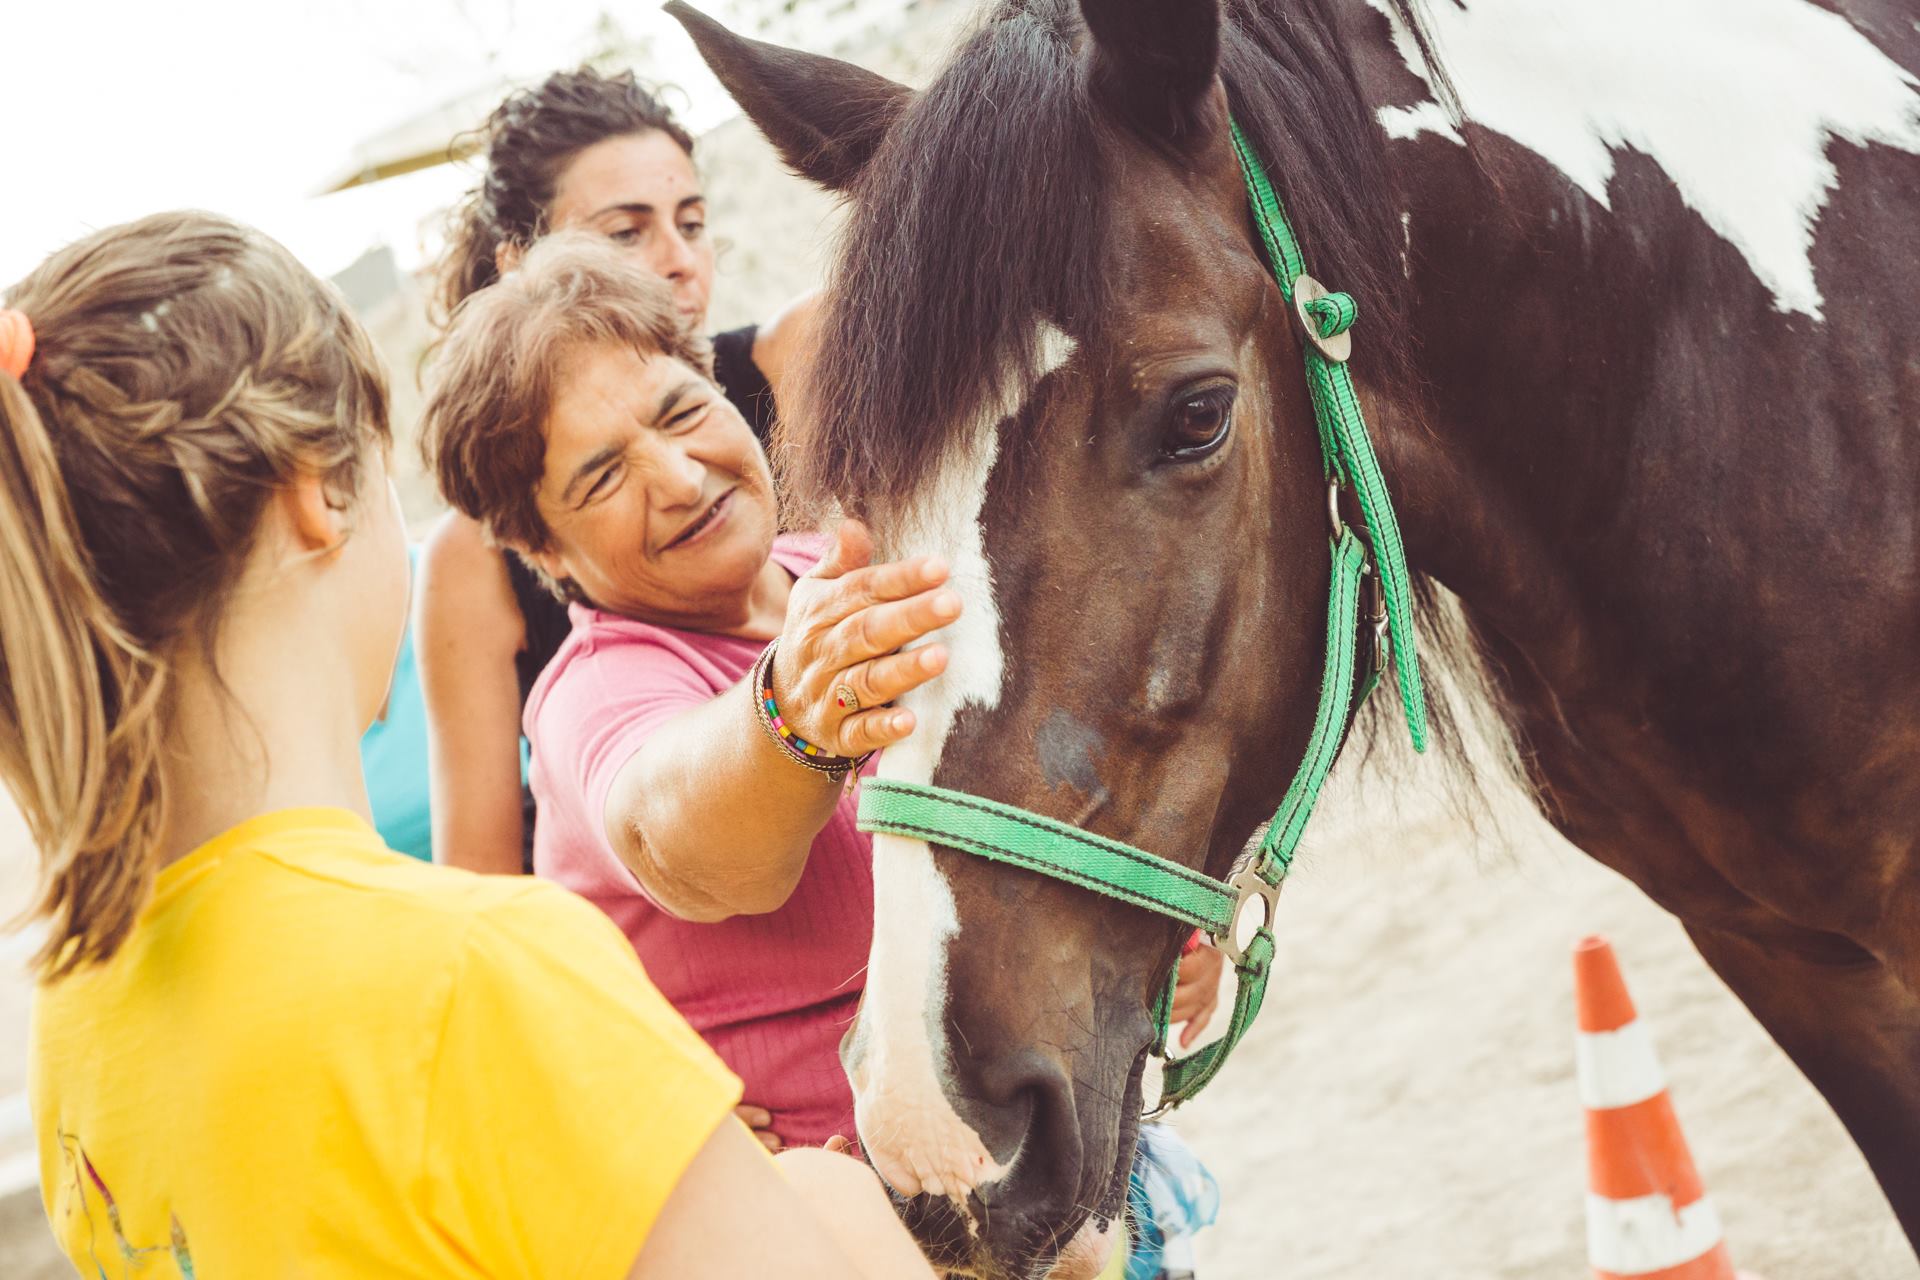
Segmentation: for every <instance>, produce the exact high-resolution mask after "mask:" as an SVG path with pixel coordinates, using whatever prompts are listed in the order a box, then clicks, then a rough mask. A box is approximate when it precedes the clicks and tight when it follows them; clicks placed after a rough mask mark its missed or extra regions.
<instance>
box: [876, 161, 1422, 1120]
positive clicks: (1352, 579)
mask: <svg viewBox="0 0 1920 1280" xmlns="http://www.w3.org/2000/svg"><path fill="white" fill-rule="evenodd" d="M1233 147H1234V153H1235V154H1236V156H1238V158H1239V161H1240V169H1241V173H1242V175H1243V176H1244V177H1245V179H1246V184H1247V198H1248V200H1249V202H1250V203H1251V205H1252V207H1253V215H1254V222H1255V224H1256V225H1257V226H1258V227H1259V230H1260V238H1261V241H1262V242H1263V243H1264V244H1265V245H1266V249H1267V257H1268V260H1269V262H1270V263H1271V265H1272V267H1273V270H1274V275H1275V278H1276V279H1277V280H1278V281H1279V283H1280V290H1281V294H1282V295H1283V296H1284V297H1285V298H1286V300H1287V302H1288V304H1289V305H1291V306H1295V307H1296V308H1297V309H1298V310H1299V313H1300V318H1301V321H1302V324H1303V327H1304V331H1305V335H1306V338H1307V342H1306V344H1305V346H1306V364H1307V384H1308V387H1309V389H1310V391H1311V393H1312V400H1313V411H1314V419H1315V422H1316V424H1317V425H1318V428H1319V435H1320V450H1321V459H1322V464H1323V466H1324V467H1325V469H1326V473H1327V476H1328V479H1329V481H1330V482H1331V483H1332V484H1334V485H1337V486H1340V487H1344V488H1348V489H1351V490H1352V492H1353V494H1354V496H1355V498H1356V500H1357V501H1358V503H1359V506H1360V512H1361V516H1362V518H1363V520H1364V523H1365V526H1366V539H1365V541H1363V540H1362V539H1361V537H1360V535H1359V534H1358V533H1357V532H1356V531H1355V530H1354V529H1353V528H1352V527H1351V526H1348V525H1345V524H1342V523H1340V522H1339V520H1338V518H1337V511H1336V518H1335V521H1334V523H1335V525H1336V531H1335V534H1334V539H1333V546H1332V554H1333V572H1332V575H1331V582H1332V585H1331V587H1330V588H1329V591H1328V599H1327V660H1326V667H1325V669H1324V671H1323V673H1322V676H1321V682H1320V700H1319V704H1318V706H1317V708H1316V710H1315V713H1314V720H1313V732H1312V734H1311V735H1310V736H1309V737H1308V739H1307V750H1306V757H1305V759H1303V760H1302V761H1301V762H1300V767H1299V769H1298V770H1296V771H1295V773H1294V775H1293V779H1292V781H1291V783H1289V785H1288V787H1287V791H1286V795H1285V796H1284V797H1283V798H1282V800H1281V802H1280V808H1279V810H1278V811H1277V812H1276V813H1275V814H1274V816H1273V820H1272V821H1271V822H1269V823H1268V824H1267V828H1266V832H1265V834H1264V835H1263V836H1262V837H1261V840H1260V844H1259V846H1258V848H1257V849H1256V850H1255V852H1254V854H1253V856H1252V858H1251V859H1249V860H1248V862H1247V863H1246V865H1245V866H1243V867H1242V868H1241V869H1240V870H1239V871H1237V872H1236V873H1235V874H1234V876H1233V878H1232V879H1231V880H1228V881H1219V880H1215V879H1213V878H1212V877H1211V876H1208V875H1206V874H1204V873H1203V872H1200V871H1196V870H1194V869H1193V868H1191V867H1188V866H1184V865H1182V864H1181V863H1178V862H1174V861H1172V860H1171V859H1168V858H1162V857H1160V856H1158V855H1156V854H1152V853H1148V852H1147V851H1146V850H1144V849H1136V848H1134V847H1133V846H1132V845H1129V844H1123V843H1121V842H1120V841H1118V840H1111V839H1108V838H1106V837H1104V836H1098V835H1094V834H1092V833H1090V832H1086V831H1082V830H1080V829H1079V828H1078V827H1075V826H1073V825H1071V824H1069V823H1065V822H1060V821H1058V820H1057V819H1054V818H1048V817H1045V816H1043V815H1041V814H1037V813H1029V812H1028V811H1026V810H1024V809H1017V808H1014V807H1013V806H1012V805H1005V804H1000V803H997V802H995V801H992V800H984V799H981V798H980V797H978V796H971V795H967V794H965V793H964V792H959V791H952V790H948V789H946V788H943V787H935V786H928V785H921V784H917V783H910V782H902V781H899V780H896V779H889V778H878V777H876V778H869V779H867V780H866V781H865V782H863V783H862V784H861V786H860V811H859V825H860V829H861V830H862V831H869V832H883V833H887V834H891V835H896V836H904V837H907V838H909V839H915V840H925V841H928V842H930V843H934V844H939V845H942V846H945V847H947V848H950V849H956V850H959V851H961V852H963V853H970V854H973V855H974V856H976V857H982V858H990V859H992V860H994V861H996V862H1004V863H1008V864H1011V865H1013V866H1018V867H1024V868H1025V869H1027V870H1029V871H1035V872H1038V873H1039V874H1041V875H1045V876H1051V877H1052V878H1054V879H1056V880H1061V881H1064V882H1066V883H1068V884H1074V885H1078V886H1080V887H1082V888H1084V889H1089V890H1091V891H1092V892H1094V893H1098V894H1102V895H1104V896H1106V897H1110V898H1117V899H1119V900H1120V901H1122V902H1128V903H1132V904H1133V905H1135V906H1138V907H1143V908H1145V909H1147V910H1149V911H1155V912H1158V913H1159V914H1161V915H1164V916H1167V917H1170V918H1171V919H1174V920H1178V921H1179V922H1180V923H1182V924H1184V925H1188V926H1190V927H1194V928H1200V929H1204V930H1206V931H1207V933H1208V934H1209V935H1211V936H1212V938H1213V940H1214V943H1215V945H1217V946H1219V947H1220V948H1221V950H1222V951H1224V952H1225V953H1226V955H1227V956H1228V957H1229V958H1230V959H1231V960H1232V961H1233V964H1234V971H1235V974H1236V976H1237V977H1238V980H1239V981H1238V989H1237V991H1236V992H1235V996H1234V1002H1233V1014H1232V1017H1231V1018H1230V1019H1229V1021H1228V1024H1227V1033H1226V1035H1225V1036H1224V1037H1222V1038H1221V1039H1220V1040H1217V1041H1215V1042H1214V1043H1213V1044H1210V1045H1208V1046H1206V1047H1205V1048H1203V1049H1201V1050H1199V1051H1198V1052H1196V1053H1194V1054H1193V1055H1191V1056H1189V1057H1186V1058H1181V1059H1172V1060H1169V1061H1168V1063H1167V1068H1166V1073H1165V1086H1164V1088H1163V1090H1162V1093H1161V1100H1160V1106H1161V1109H1163V1110H1164V1109H1166V1108H1168V1107H1173V1106H1177V1105H1179V1104H1180V1103H1181V1102H1184V1101H1186V1100H1187V1099H1188V1098H1191V1097H1192V1096H1193V1095H1194V1094H1196V1093H1198V1092H1199V1091H1200V1090H1201V1089H1202V1088H1204V1087H1205V1086H1206V1084H1207V1083H1208V1082H1209V1081H1210V1080H1212V1079H1213V1077H1214V1076H1215V1075H1216V1074H1217V1073H1218V1072H1219V1070H1220V1067H1221V1065H1222V1064H1223V1063H1224V1062H1225V1061H1226V1059H1227V1055H1228V1054H1230V1053H1231V1052H1232V1051H1233V1047H1234V1046H1235V1045H1236V1044H1238V1043H1239V1042H1240V1038H1241V1037H1242V1036H1243V1035H1244V1034H1246V1030H1247V1028H1248V1027H1249V1026H1251V1025H1252V1023H1253V1019H1254V1017H1255V1015H1256V1014H1258V1013H1259V1011H1260V1004H1261V1001H1262V1000H1263V999H1264V998H1265V996H1266V989H1267V981H1268V978H1269V977H1270V976H1271V971H1272V966H1273V960H1274V954H1275V944H1274V935H1273V923H1274V921H1273V913H1274V907H1275V905H1276V903H1277V901H1278V897H1279V892H1280V886H1281V884H1282V882H1283V881H1284V880H1285V879H1286V875H1287V872H1288V870H1289V869H1290V868H1291V867H1292V865H1293V857H1294V852H1295V850H1296V849H1297V848H1298V847H1299V844H1300V838H1301V836H1302V835H1303V834H1304V833H1305V831H1306V827H1307V820H1308V819H1309V818H1310V817H1311V816H1312V814H1313V806H1314V803H1315V802H1316V801H1317V800H1318V799H1319V798H1320V790H1321V788H1322V787H1323V786H1324V785H1325V783H1326V780H1327V771H1328V770H1329V769H1331V768H1332V767H1333V761H1334V758H1335V757H1336V756H1337V755H1338V754H1339V752H1340V747H1341V744H1342V743H1343V742H1344V741H1345V740H1346V735H1347V728H1348V726H1349V725H1350V724H1351V723H1352V719H1353V704H1354V703H1355V701H1356V700H1357V699H1359V698H1364V697H1365V696H1366V695H1367V693H1369V692H1370V691H1371V690H1372V687H1373V677H1374V676H1376V675H1377V674H1378V664H1377V663H1375V664H1373V670H1372V671H1370V673H1369V675H1368V677H1367V681H1366V683H1365V684H1364V685H1362V686H1361V687H1360V689H1359V690H1358V691H1357V693H1356V690H1355V677H1356V672H1357V670H1358V663H1357V661H1356V647H1357V642H1358V635H1359V632H1360V598H1361V595H1362V594H1363V590H1364V584H1365V580H1366V578H1367V575H1368V574H1369V573H1372V574H1374V575H1375V576H1376V577H1377V579H1378V583H1379V589H1380V592H1381V594H1383V595H1384V597H1385V602H1384V607H1385V614H1386V618H1385V624H1384V626H1385V631H1386V633H1387V634H1388V635H1390V636H1391V638H1392V656H1393V666H1394V670H1395V674H1396V676H1397V679H1398V684H1399V689H1400V698H1401V704H1402V705H1403V706H1404V707H1405V709H1406V714H1407V728H1408V732H1409V733H1410V735H1411V736H1412V739H1413V745H1414V748H1415V749H1416V750H1422V751H1423V750H1425V749H1426V742H1427V717H1426V694H1425V690H1424V687H1423V686H1422V684H1421V680H1420V665H1419V657H1418V655H1417V654H1416V652H1415V648H1414V633H1413V610H1412V601H1411V590H1410V583H1411V578H1410V575H1409V574H1408V572H1407V565H1406V556H1405V552H1404V551H1403V549H1402V547H1401V543H1400V528H1399V525H1398V523H1397V522H1396V521H1395V519H1394V514H1393V503H1392V501H1391V500H1390V499H1389V498H1388V497H1387V486H1386V481H1385V479H1384V478H1383V477H1382V476H1381V474H1380V464H1379V461H1378V460H1377V459H1376V458H1375V457H1374V453H1373V445H1372V442H1371V441H1370V440H1369V439H1368V438H1367V426H1366V421H1365V419H1364V418H1363V417H1362V416H1361V413H1360V402H1359V400H1358V398H1357V397H1356V396H1355V395H1354V390H1353V379H1352V377H1351V376H1350V375H1349V374H1348V373H1347V368H1346V359H1347V353H1348V351H1349V350H1350V349H1351V341H1352V340H1351V338H1350V337H1349V336H1348V330H1349V329H1350V328H1351V327H1352V326H1353V323H1354V320H1355V319H1356V318H1357V310H1358V309H1357V308H1356V306H1355V304H1354V301H1353V299H1352V298H1350V297H1348V296H1347V295H1346V294H1344V293H1333V292H1329V291H1328V290H1326V289H1325V288H1324V287H1322V286H1321V285H1320V284H1319V282H1318V281H1316V280H1314V279H1313V278H1312V277H1311V276H1309V275H1307V274H1306V269H1305V263H1304V262H1303V260H1302V258H1301V255H1300V246H1299V242H1298V241H1297V240H1296V239H1295V237H1294V234H1293V228H1292V227H1291V226H1290V225H1289V224H1288V222H1287V216H1286V212H1285V210H1284V209H1283V208H1282V207H1281V204H1280V198H1279V197H1278V196H1277V195H1275V194H1274V191H1273V185H1272V184H1271V183H1270V182H1269V181H1268V180H1267V175H1266V172H1265V171H1264V170H1263V169H1262V168H1261V167H1260V161H1259V159H1258V157H1256V156H1255V155H1254V153H1253V148H1252V146H1251V145H1250V144H1249V143H1248V142H1247V139H1246V136H1245V135H1244V134H1243V133H1241V131H1240V126H1239V125H1238V124H1235V125H1234V126H1233ZM1336 506H1337V504H1336ZM1376 643H1377V642H1376ZM1255 900H1258V901H1259V902H1260V904H1261V908H1262V918H1261V920H1260V922H1259V925H1258V927H1257V928H1255V929H1254V931H1253V934H1252V936H1251V938H1250V940H1249V941H1248V942H1246V943H1245V944H1244V945H1242V944H1241V943H1240V941H1239V937H1238V936H1237V935H1238V933H1239V932H1240V931H1241V930H1242V929H1243V927H1244V924H1245V923H1247V922H1244V921H1243V920H1242V919H1241V917H1242V916H1243V915H1244V914H1245V912H1246V909H1247V907H1248V906H1249V905H1250V904H1251V903H1252V902H1254V901H1255ZM1176 973H1177V970H1176ZM1172 981H1173V979H1172V978H1171V977H1170V978H1169V981H1168V986H1167V988H1166V989H1165V990H1163V991H1162V992H1161V993H1160V996H1159V998H1158V999H1157V1000H1156V1001H1155V1004H1154V1018H1155V1022H1156V1024H1157V1034H1156V1040H1155V1045H1154V1048H1155V1051H1156V1052H1160V1053H1164V1052H1165V1048H1166V1035H1167V1021H1168V1017H1169V1014H1170V1012H1171V1008H1172V999H1171V995H1172Z"/></svg>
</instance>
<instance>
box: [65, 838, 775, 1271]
mask: <svg viewBox="0 0 1920 1280" xmlns="http://www.w3.org/2000/svg"><path fill="white" fill-rule="evenodd" d="M31 1088H32V1099H33V1111H34V1123H35V1126H36V1129H37V1135H38V1139H39V1144H40V1179H41V1188H42V1194H43V1196H44V1198H45V1201H46V1207H47V1214H48V1217H49V1219H50V1220H51V1222H52V1224H53V1230H54V1234H55V1235H56V1236H57V1237H58V1238H59V1241H60V1243H61V1246H62V1247H63V1248H64V1249H65V1250H66V1252H67V1256H68V1257H70V1258H71V1259H73V1261H74V1263H75V1264H76V1265H77V1266H78V1267H79V1268H80V1270H81V1272H82V1274H84V1275H86V1276H88V1277H94V1276H106V1277H109V1278H111V1280H118V1278H119V1277H122V1276H137V1277H143V1278H144V1277H151V1276H173V1275H176V1274H177V1275H181V1276H188V1277H195V1276H197V1280H263V1278H266V1277H294V1276H300V1277H306V1276H328V1277H331V1276H354V1277H359V1276H381V1277H385V1276H432V1277H436V1278H437V1277H449V1276H452V1277H461V1276H487V1277H520V1276H527V1277H533V1276H540V1277H548V1276H552V1277H568V1278H571V1277H576V1276H577V1277H583V1278H593V1277H622V1276H624V1275H626V1273H627V1270H628V1268H629V1267H630V1266H631V1265H632V1263H633V1259H634V1258H635V1256H636V1255H637V1254H638V1253H639V1251H640V1246H641V1243H642V1242H643V1241H644V1240H645V1238H646V1235H647V1232H648V1230H649V1229H650V1228H651V1227H652V1225H653V1222H654V1219H655V1218H656V1217H657V1216H658V1214H659V1212H660V1208H661V1206H662V1205H663V1204H664V1203H665V1201H666V1199H667V1196H668V1194H669V1193H670V1192H671V1191H672V1189H673V1186H674V1184H675V1183H676V1182H678V1181H679V1179H680V1176H681V1174H682V1173H683V1172H684V1171H685V1170H686V1167H687V1165H688V1164H689V1162H691V1160H692V1159H693V1157H694V1155H695V1154H696V1153H697V1152H698V1151H699V1149H700V1148H701V1146H702V1145H703V1144H704V1143H705V1142H706V1140H707V1138H708V1137H709V1136H710V1135H711V1134H712V1133H713V1131H714V1129H715V1128H716V1126H718V1125H719V1124H720V1123H721V1122H722V1121H723V1120H724V1119H725V1118H726V1116H727V1114H728V1112H729V1111H730V1110H731V1109H732V1107H733V1106H734V1105H735V1104H736V1103H737V1102H738V1101H739V1099H740V1083H739V1081H738V1080H737V1079H735V1078H734V1076H733V1075H732V1074H731V1073H730V1072H729V1071H728V1070H727V1069H726V1067H725V1066H724V1065H722V1064H721V1062H720V1060H719V1059H718V1058H717V1057H715V1056H714V1054H713V1053H712V1051H711V1050H709V1049H708V1048H707V1047H706V1045H705V1044H704V1043H702V1042H701V1040H700V1038H699V1037H698V1036H697V1035H695V1034H694V1032H693V1030H692V1029H691V1028H689V1027H688V1026H687V1024H686V1023H685V1022H683V1021H682V1020H681V1019H680V1017H679V1015H678V1014H676V1013H675V1012H674V1011H673V1009H672V1008H671V1007H670V1006H669V1005H668V1004H667V1003H666V1001H665V1000H663V999H662V998H661V996H660V994H659V993H658V992H657V991H655V990H654V989H653V987H652V985H651V984H650V983H648V981H647V980H646V976H645V975H644V974H643V973H642V972H641V970H640V967H639V964H638V963H637V962H636V961H635V959H634V955H633V949H632V948H631V947H630V946H628V944H627V940H626V939H625V938H624V937H622V936H621V934H620V931H619V930H618V929H616V928H615V927H614V925H613V924H612V922H611V921H609V920H608V919H607V918H606V917H605V916H603V915H602V914H601V913H600V912H599V911H598V910H596V909H595V908H594V907H592V906H590V905H588V904H587V903H586V902H584V901H583V900H581V899H579V898H576V897H574V896H573V895H571V894H569V893H567V892H566V891H564V890H562V889H559V888H557V887H555V886H554V885H551V884H546V883H543V882H540V881H536V880H531V879H522V878H519V877H510V878H509V877H490V876H476V875H468V874H466V873H464V872H459V871H451V870H448V869H445V868H441V867H433V866H427V865H424V864H422V863H419V862H416V861H414V860H413V859H411V858H406V857H403V856H401V855H399V854H396V853H393V852H392V851H390V850H389V849H387V848H386V846H385V845H383V844H382V843H381V842H380V838H379V837H378V836H377V835H375V834H374V832H373V830H372V828H370V827H369V826H367V824H366V823H365V822H363V821H361V820H360V819H359V818H357V817H355V816H354V815H352V814H350V813H347V812H344V811H342V810H334V809H301V810H287V811H284V812H280V813H272V814H268V815H265V816H263V817H260V818H256V819H254V820H252V821H250V822H247V823H244V824H242V825H241V826H238V827H235V828H234V829H233V830H231V831H228V832H227V833H226V834H224V835H222V836H220V837H219V838H217V839H215V840H213V841H212V842H211V843H209V844H206V845H203V846H201V847H200V848H199V849H197V850H195V851H194V852H193V853H191V854H189V855H187V856H186V857H185V858H183V859H182V860H180V861H179V862H177V863H175V864H173V865H172V866H170V867H168V868H166V870H164V871H163V872H162V873H161V875H160V878H159V885H158V888H157V890H156V892H155V894H154V898H153V901H152V903H151V904H150V905H149V906H148V907H147V909H146V911H145V912H144V913H143V914H142V915H141V917H140V922H139V925H138V927H137V928H136V929H135V930H134V932H133V935H132V937H131V938H129V939H128V941H127V943H126V945H125V946H124V947H123V948H122V949H121V950H120V952H119V954H117V955H116V956H114V958H113V959H112V960H111V961H109V962H108V963H107V964H105V965H104V966H101V967H99V968H96V969H90V970H86V971H83V972H81V973H79V974H76V975H74V976H73V977H70V978H67V979H65V980H63V981H61V982H59V983H56V984H54V985H52V986H49V987H44V988H42V989H41V991H40V993H39V995H38V998H37V1000H36V1004H35V1009H34V1026H33V1066H32V1086H31Z"/></svg>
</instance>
